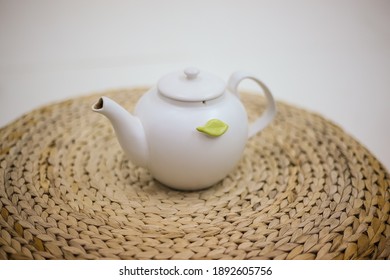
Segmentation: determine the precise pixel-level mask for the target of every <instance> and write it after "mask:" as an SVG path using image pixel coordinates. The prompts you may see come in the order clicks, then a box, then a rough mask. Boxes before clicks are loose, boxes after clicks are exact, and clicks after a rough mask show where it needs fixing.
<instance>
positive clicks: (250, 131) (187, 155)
mask: <svg viewBox="0 0 390 280" xmlns="http://www.w3.org/2000/svg"><path fill="white" fill-rule="evenodd" d="M244 79H251V80H253V81H255V82H256V83H257V84H258V85H259V86H260V87H261V88H262V90H263V92H264V94H265V97H266V99H267V108H266V110H265V111H264V113H263V114H262V115H261V116H260V117H259V118H258V119H257V120H255V121H254V122H253V123H251V124H248V118H247V114H246V111H245V108H244V106H243V105H242V103H241V101H240V99H239V94H238V91H237V87H238V85H239V83H240V82H241V81H242V80H244ZM92 110H93V111H95V112H98V113H101V114H103V115H105V116H106V117H107V118H108V119H109V120H110V121H111V123H112V125H113V127H114V130H115V133H116V135H117V137H118V141H119V143H120V145H121V146H122V148H123V150H124V151H125V153H126V154H127V155H128V157H129V159H130V160H131V161H132V162H133V163H134V164H136V165H138V166H142V167H145V168H147V169H149V171H150V172H151V174H152V176H153V177H154V178H155V179H157V180H158V181H160V182H161V183H163V184H165V185H167V186H169V187H172V188H175V189H180V190H198V189H203V188H206V187H209V186H211V185H213V184H214V183H216V182H218V181H220V180H221V179H222V178H224V177H225V176H226V175H227V174H228V173H229V172H230V171H232V170H233V169H234V168H235V167H236V165H237V163H238V161H239V160H240V158H241V156H242V153H243V150H244V147H245V143H246V141H247V139H248V138H250V137H251V136H253V135H255V134H256V133H258V132H259V131H260V130H262V129H263V128H264V127H266V126H267V125H268V124H269V123H270V122H271V121H272V119H273V118H274V116H275V113H276V108H275V102H274V99H273V97H272V95H271V93H270V91H269V90H268V88H267V87H266V86H265V85H264V84H263V83H262V82H261V81H260V80H259V79H257V78H256V77H254V76H253V75H251V74H247V73H244V72H235V73H233V74H232V75H231V77H230V79H229V81H228V83H227V86H226V84H225V82H224V81H223V80H221V79H220V78H219V77H216V76H214V75H212V74H210V73H208V72H204V71H199V70H198V69H197V68H193V67H191V68H187V69H185V70H184V71H178V72H174V73H171V74H168V75H166V76H164V77H163V78H162V79H161V80H160V81H159V82H158V84H157V86H156V87H154V88H152V89H151V90H149V91H148V92H146V93H145V94H144V95H143V96H142V97H141V98H140V100H139V101H138V103H137V105H136V107H135V110H134V114H130V113H129V112H128V111H126V110H125V109H124V108H122V107H121V106H120V105H118V104H117V103H115V102H114V101H113V100H111V99H109V98H108V97H101V98H100V99H99V100H98V102H97V103H96V104H94V105H93V106H92Z"/></svg>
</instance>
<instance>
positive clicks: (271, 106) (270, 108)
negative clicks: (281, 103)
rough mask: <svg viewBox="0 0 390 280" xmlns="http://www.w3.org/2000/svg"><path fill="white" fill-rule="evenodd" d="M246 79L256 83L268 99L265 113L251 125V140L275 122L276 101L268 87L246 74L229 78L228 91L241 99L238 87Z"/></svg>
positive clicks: (237, 73)
mask: <svg viewBox="0 0 390 280" xmlns="http://www.w3.org/2000/svg"><path fill="white" fill-rule="evenodd" d="M244 79H250V80H253V81H255V82H256V83H257V84H258V85H259V86H260V88H261V89H262V90H263V92H264V95H265V97H266V99H267V108H266V110H265V111H264V113H263V114H262V115H261V116H259V117H258V118H257V119H256V120H255V121H254V122H253V123H251V124H249V131H248V138H251V137H252V136H254V135H255V134H256V133H258V132H260V131H261V130H262V129H264V128H265V127H266V126H267V125H268V124H269V123H270V122H271V121H272V120H273V118H274V117H275V114H276V105H275V100H274V98H273V96H272V94H271V92H270V90H269V89H268V87H267V86H266V85H265V84H264V83H263V82H262V81H260V80H259V79H258V78H256V77H255V76H253V75H252V74H249V73H246V72H241V71H238V72H234V73H233V74H232V75H231V76H230V78H229V81H228V84H227V88H228V90H229V91H231V92H232V93H234V94H235V95H236V96H237V97H238V98H240V94H239V92H238V85H239V84H240V83H241V81H242V80H244Z"/></svg>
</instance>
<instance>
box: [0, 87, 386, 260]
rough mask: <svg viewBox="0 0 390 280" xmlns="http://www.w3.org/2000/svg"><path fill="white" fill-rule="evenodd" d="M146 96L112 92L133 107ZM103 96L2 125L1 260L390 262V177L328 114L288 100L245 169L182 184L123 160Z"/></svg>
mask: <svg viewBox="0 0 390 280" xmlns="http://www.w3.org/2000/svg"><path fill="white" fill-rule="evenodd" d="M144 91H145V89H140V88H139V89H129V90H118V91H111V92H104V93H102V94H104V95H107V96H110V97H111V98H113V99H115V100H117V101H118V102H119V103H121V104H122V105H124V106H125V107H127V108H128V109H129V110H131V109H132V108H133V106H134V104H135V103H136V101H137V99H138V98H139V97H140V95H141V94H142V93H143V92H144ZM98 96H100V94H99V95H93V96H87V97H81V98H77V99H73V100H69V101H65V102H62V103H58V104H54V105H51V106H47V107H44V108H41V109H38V110H36V111H33V112H31V113H29V114H27V115H25V116H24V117H22V118H20V119H18V120H17V121H15V122H13V123H11V124H10V125H8V126H6V127H4V128H2V129H1V130H0V211H1V215H0V231H1V237H0V246H1V247H0V258H2V259H26V258H27V259H389V258H390V219H389V208H390V194H389V185H390V179H389V178H390V177H389V174H388V173H387V171H386V170H385V168H384V167H383V166H382V165H381V164H380V163H379V162H378V161H377V160H376V159H375V158H374V157H373V156H372V155H371V154H370V153H369V152H368V151H367V150H366V149H365V148H364V147H362V146H361V145H360V144H359V143H358V142H356V141H355V140H354V139H352V138H351V137H350V136H348V135H346V134H345V133H344V132H343V131H342V130H341V129H340V128H338V127H337V126H335V125H333V124H332V123H330V122H329V121H327V120H325V119H324V118H322V117H321V116H318V115H316V114H313V113H309V112H307V111H304V110H302V109H298V108H295V107H293V106H291V105H286V104H283V103H280V102H279V103H278V115H277V118H276V119H275V121H273V123H272V124H271V125H270V126H269V127H268V128H266V129H265V130H264V131H262V132H261V133H260V134H258V135H257V136H255V137H254V138H252V139H251V140H250V141H248V144H247V147H246V150H245V152H244V155H243V158H242V160H241V162H240V164H239V166H238V167H237V169H236V170H234V171H233V172H232V173H231V174H229V175H228V176H227V177H226V178H225V179H224V180H223V181H222V182H220V183H218V184H216V185H215V186H213V187H211V188H209V189H206V190H203V191H196V192H181V191H176V190H172V189H169V188H167V187H164V186H163V185H161V184H159V183H158V182H156V181H154V180H153V179H152V178H151V176H150V174H149V173H148V172H147V171H146V170H144V169H142V168H138V167H135V166H134V165H133V164H132V163H131V162H130V161H129V160H128V159H127V158H126V156H124V154H123V153H122V151H121V149H120V147H119V145H118V143H117V140H116V138H115V136H114V133H113V130H112V128H111V125H110V124H109V122H108V120H107V119H106V118H104V117H102V116H101V115H99V114H95V113H93V112H91V110H90V107H91V105H92V104H93V103H94V102H95V101H96V99H97V98H98ZM243 101H244V103H245V105H246V107H247V110H248V114H249V117H250V118H251V119H253V118H254V117H255V116H256V112H257V111H258V109H259V106H264V104H263V102H264V100H263V99H262V98H260V97H259V96H255V95H249V94H244V95H243Z"/></svg>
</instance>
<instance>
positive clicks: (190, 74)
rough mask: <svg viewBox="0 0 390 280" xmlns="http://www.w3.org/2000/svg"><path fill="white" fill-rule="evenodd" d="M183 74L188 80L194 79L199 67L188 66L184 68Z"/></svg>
mask: <svg viewBox="0 0 390 280" xmlns="http://www.w3.org/2000/svg"><path fill="white" fill-rule="evenodd" d="M184 74H185V75H186V77H187V79H188V80H193V79H196V77H197V76H198V74H199V69H198V68H195V67H188V68H186V69H184Z"/></svg>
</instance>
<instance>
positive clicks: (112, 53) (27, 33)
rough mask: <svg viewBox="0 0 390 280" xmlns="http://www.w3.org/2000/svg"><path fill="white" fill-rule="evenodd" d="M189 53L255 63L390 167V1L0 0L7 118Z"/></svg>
mask: <svg viewBox="0 0 390 280" xmlns="http://www.w3.org/2000/svg"><path fill="white" fill-rule="evenodd" d="M189 65H194V66H197V67H199V68H201V69H204V70H208V71H209V72H213V73H214V74H217V75H219V76H220V77H222V78H224V79H225V80H227V78H228V77H229V75H230V73H231V72H233V71H235V70H246V71H249V72H253V73H255V74H256V75H257V76H258V77H259V78H260V79H262V80H263V81H264V82H265V83H266V84H267V85H268V86H269V88H270V89H271V91H272V92H273V94H274V95H275V97H276V98H277V99H278V100H282V101H287V102H289V103H292V104H294V105H296V106H300V107H302V108H305V109H308V110H310V111H314V112H317V113H320V114H321V115H323V116H325V117H326V118H328V119H330V120H332V121H333V122H335V123H336V124H339V125H340V126H341V127H342V128H344V129H345V130H346V131H347V132H348V133H350V134H351V135H353V136H354V137H355V138H356V139H358V140H359V141H360V142H361V143H362V144H363V145H365V146H366V147H367V148H368V149H369V150H370V151H371V152H372V153H373V154H374V155H376V157H377V158H378V159H379V160H380V161H381V162H382V163H384V164H385V165H386V166H387V169H390V148H389V147H388V146H389V143H390V141H389V140H390V124H389V121H390V113H389V109H390V1H385V0H382V1H380V0H366V1H352V0H327V1H325V0H323V1H315V0H299V1H288V0H285V1H282V0H276V1H275V0H273V1H271V0H270V1H255V0H239V1H221V0H219V1H213V0H207V1H203V0H197V1H178V0H168V1H151V0H147V1H91V0H84V1H83V0H78V1H75V0H71V1H50V0H35V1H17V0H16V1H12V0H0V126H4V125H6V124H7V123H9V122H10V121H12V120H14V119H16V118H18V117H20V116H21V115H22V114H24V113H27V112H29V111H31V110H32V109H34V108H37V107H39V106H43V105H47V104H49V103H51V102H57V101H61V100H64V99H67V98H72V97H75V96H80V95H85V94H89V93H91V92H96V91H103V90H107V89H112V88H122V87H131V86H139V85H147V86H148V85H153V84H154V83H156V82H157V80H158V79H159V78H160V77H161V76H162V75H164V74H166V73H169V72H171V71H173V70H177V69H181V68H183V67H186V66H189ZM246 83H249V82H246ZM246 83H244V85H243V88H246V87H247V88H249V89H252V84H250V83H249V84H246ZM253 89H255V88H253Z"/></svg>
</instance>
